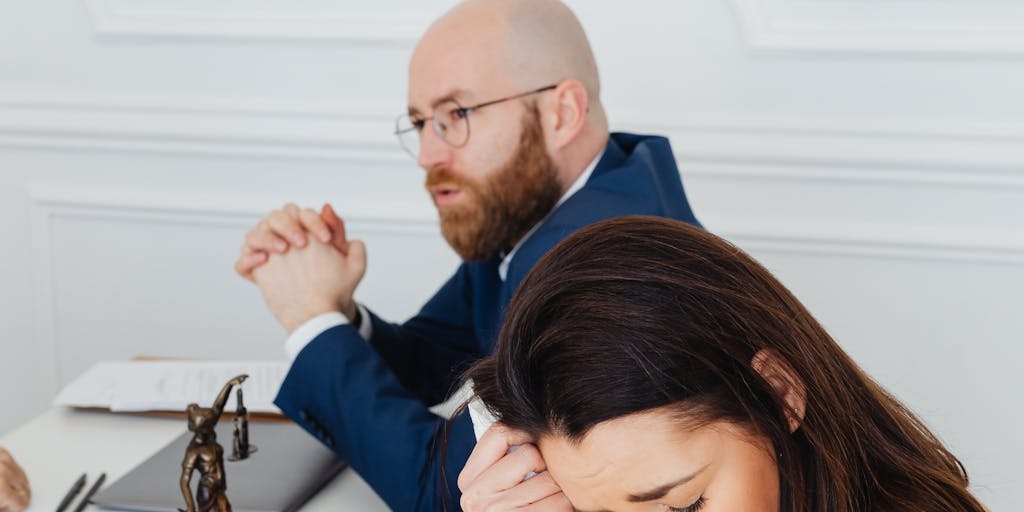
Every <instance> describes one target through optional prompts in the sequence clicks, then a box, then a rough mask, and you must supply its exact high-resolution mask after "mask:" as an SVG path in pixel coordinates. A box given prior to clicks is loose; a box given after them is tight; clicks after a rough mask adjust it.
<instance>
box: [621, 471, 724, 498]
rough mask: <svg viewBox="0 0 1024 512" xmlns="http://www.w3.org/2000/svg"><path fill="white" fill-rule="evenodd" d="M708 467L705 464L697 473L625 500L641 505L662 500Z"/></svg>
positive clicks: (630, 496)
mask: <svg viewBox="0 0 1024 512" xmlns="http://www.w3.org/2000/svg"><path fill="white" fill-rule="evenodd" d="M710 465H711V464H705V465H704V467H702V468H700V469H698V470H697V471H694V472H693V473H691V474H689V475H686V476H684V477H682V478H680V479H679V480H676V481H674V482H671V483H667V484H665V485H661V486H658V487H656V488H654V489H651V490H650V491H647V492H641V493H636V494H630V495H629V497H628V498H627V499H628V500H629V501H631V502H633V503H642V502H645V501H654V500H656V499H659V498H664V497H665V495H666V494H668V492H669V491H671V490H672V489H675V488H676V487H679V486H680V485H683V484H685V483H686V482H689V481H690V480H693V479H694V478H697V475H699V474H701V473H702V472H704V470H705V469H707V468H708V466H710Z"/></svg>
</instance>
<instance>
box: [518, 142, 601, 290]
mask: <svg viewBox="0 0 1024 512" xmlns="http://www.w3.org/2000/svg"><path fill="white" fill-rule="evenodd" d="M602 155H603V154H598V155H597V157H595V158H594V160H593V161H591V162H590V165H588V166H587V168H586V169H584V170H583V172H582V173H581V174H580V175H579V176H578V177H577V178H576V181H574V182H572V185H569V189H568V190H566V191H565V193H564V194H562V197H561V198H559V199H558V202H557V203H555V207H554V208H552V209H551V212H549V213H548V214H547V215H545V216H544V218H543V219H541V220H540V222H538V223H536V224H534V225H533V227H532V228H530V230H529V231H527V232H526V235H524V236H523V237H522V238H520V239H519V242H518V243H516V246H515V247H513V248H512V250H511V251H509V252H508V254H506V255H505V256H504V257H502V258H501V263H500V264H498V276H499V277H501V280H502V281H504V280H505V278H506V277H507V276H508V266H509V264H511V263H512V258H513V257H515V255H516V252H517V251H519V248H520V247H522V245H523V242H526V241H527V240H529V239H530V236H531V235H533V233H534V231H537V228H539V227H540V225H541V224H544V221H546V220H548V217H550V216H551V213H552V212H554V211H555V210H557V209H558V207H559V206H561V205H562V203H564V202H565V201H566V200H567V199H569V198H570V197H572V195H573V194H575V193H576V192H578V191H579V190H580V189H581V188H583V186H584V185H586V184H587V180H589V179H590V175H591V174H594V168H596V167H597V162H599V161H600V160H601V156H602Z"/></svg>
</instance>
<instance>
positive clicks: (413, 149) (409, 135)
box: [395, 84, 558, 158]
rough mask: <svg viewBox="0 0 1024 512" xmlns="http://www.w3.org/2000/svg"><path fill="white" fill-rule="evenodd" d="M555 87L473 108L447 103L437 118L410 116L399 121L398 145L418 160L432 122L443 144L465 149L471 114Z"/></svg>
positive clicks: (440, 107) (436, 112) (441, 105)
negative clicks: (424, 133) (425, 133)
mask: <svg viewBox="0 0 1024 512" xmlns="http://www.w3.org/2000/svg"><path fill="white" fill-rule="evenodd" d="M555 87H558V84H553V85H548V86H545V87H541V88H540V89H534V90H532V91H528V92H524V93H522V94H516V95H514V96H509V97H507V98H501V99H497V100H491V101H486V102H484V103H480V104H477V105H473V106H471V107H463V106H462V105H459V103H458V102H457V101H455V100H446V101H444V102H442V103H439V104H438V105H437V106H436V107H434V115H432V116H430V117H424V118H415V117H410V116H409V115H408V114H402V115H401V116H398V119H397V120H396V121H395V135H396V136H398V142H399V143H400V144H401V145H402V149H404V150H405V152H406V153H409V154H410V155H412V157H413V158H417V156H418V155H419V152H420V136H421V135H422V132H423V128H424V127H426V125H427V121H430V122H431V124H432V125H433V126H434V132H435V133H437V136H438V137H440V138H441V140H443V141H445V142H446V143H448V145H450V146H452V147H453V148H461V147H462V146H465V145H466V143H467V142H469V114H471V113H473V112H474V111H476V110H478V109H481V108H484V107H487V106H490V105H496V104H498V103H501V102H504V101H509V100H514V99H518V98H522V97H525V96H529V95H531V94H537V93H540V92H544V91H550V90H552V89H554V88H555Z"/></svg>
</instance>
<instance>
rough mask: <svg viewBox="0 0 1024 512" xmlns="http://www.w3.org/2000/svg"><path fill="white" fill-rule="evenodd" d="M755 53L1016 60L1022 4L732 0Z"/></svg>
mask: <svg viewBox="0 0 1024 512" xmlns="http://www.w3.org/2000/svg"><path fill="white" fill-rule="evenodd" d="M732 6H733V8H734V11H735V12H736V16H737V18H738V20H739V23H740V26H741V28H742V32H743V36H744V38H745V40H746V43H747V45H748V47H749V48H750V49H751V50H753V51H757V52H773V53H774V52H786V53H789V52H796V53H807V52H812V53H820V52H843V53H863V54H875V55H885V54H890V55H900V54H924V55H929V54H931V55H979V54H980V55H1022V54H1024V6H1022V5H1021V4H1020V3H1019V2H1004V1H998V0H988V1H986V0H945V1H942V2H914V1H906V0H895V1H894V0H889V1H884V2H863V1H855V0H828V1H825V0H815V1H807V0H732Z"/></svg>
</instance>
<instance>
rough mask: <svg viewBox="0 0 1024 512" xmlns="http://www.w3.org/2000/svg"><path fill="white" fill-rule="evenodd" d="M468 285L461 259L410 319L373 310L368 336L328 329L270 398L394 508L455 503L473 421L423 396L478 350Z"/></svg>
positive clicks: (445, 383)
mask: <svg viewBox="0 0 1024 512" xmlns="http://www.w3.org/2000/svg"><path fill="white" fill-rule="evenodd" d="M470 287H471V283H470V282H469V272H468V271H467V270H466V268H465V265H463V266H460V267H459V270H458V271H457V272H456V273H455V275H454V276H452V278H451V279H449V280H448V282H447V283H445V285H444V286H443V287H442V288H441V289H440V290H439V291H438V293H437V294H436V295H435V296H434V297H433V298H432V299H431V300H430V301H429V302H427V304H426V305H425V306H424V307H423V309H422V310H421V311H420V313H419V314H417V315H416V317H414V318H412V319H411V320H409V321H408V322H406V323H404V324H401V325H397V324H391V323H387V322H384V321H382V320H381V319H380V318H378V317H377V316H376V315H373V314H371V315H370V317H371V318H370V319H369V320H370V321H372V322H373V336H372V337H371V339H370V343H367V342H366V340H364V339H363V338H362V337H361V336H360V335H359V333H358V331H357V330H356V328H355V327H353V326H352V325H350V324H344V325H338V326H335V327H332V328H329V329H327V330H325V331H324V332H322V333H320V334H319V335H318V336H317V337H316V338H314V339H313V341H311V342H309V343H308V344H307V345H306V346H305V347H304V348H303V349H302V350H301V351H300V352H299V354H298V356H297V357H296V358H295V360H294V361H293V362H292V365H291V368H290V369H289V371H288V374H287V376H286V377H285V380H284V382H283V383H282V385H281V389H280V390H279V392H278V395H277V398H276V399H275V402H274V403H275V404H276V405H277V406H278V407H280V408H281V411H282V412H284V413H285V414H286V415H287V416H288V417H290V418H292V419H293V420H294V421H295V422H296V423H298V424H299V425H300V426H302V427H303V428H304V429H305V430H307V431H308V432H310V433H311V434H312V435H313V436H315V437H317V438H318V439H319V440H320V441H321V442H322V443H324V444H325V445H327V446H328V447H329V448H331V449H332V450H333V451H334V452H335V453H337V454H338V455H339V456H340V457H341V458H342V459H344V460H345V461H346V462H348V463H349V465H351V466H352V468H353V469H355V470H356V471H357V472H358V473H359V474H360V476H362V477H363V479H364V480H366V482H367V483H369V484H370V486H371V487H372V488H373V489H374V491H376V492H377V494H378V495H379V496H380V497H381V498H382V499H383V500H384V501H385V502H387V504H388V505H389V506H390V507H391V508H392V509H393V510H403V511H404V510H412V511H419V510H424V511H426V510H441V509H442V503H443V504H444V505H445V506H444V508H445V509H447V510H459V505H458V503H459V498H460V493H459V490H458V487H457V485H456V480H457V478H458V474H459V472H460V471H461V470H462V467H463V466H464V465H465V462H466V460H467V459H468V458H469V454H470V452H471V451H472V449H473V446H474V445H475V443H476V438H475V436H474V435H473V427H472V422H471V421H470V418H469V415H468V413H463V414H461V415H460V416H458V417H457V418H455V419H454V420H453V421H451V422H448V421H446V420H444V419H442V418H440V417H438V416H436V415H435V414H433V413H432V412H430V410H429V409H428V404H433V403H437V402H440V401H442V400H443V399H444V398H445V397H446V396H447V393H448V391H449V390H450V389H451V388H452V387H454V383H455V382H457V380H458V376H459V373H460V371H461V370H460V369H461V368H462V367H464V365H465V364H468V362H469V361H470V360H472V359H475V358H478V357H479V354H478V352H479V349H478V348H477V343H476V339H475V336H474V334H473V332H474V331H473V322H472V319H473V316H472V307H471V298H470V297H471V296H470V292H469V290H470ZM364 321H366V320H365V319H364Z"/></svg>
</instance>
